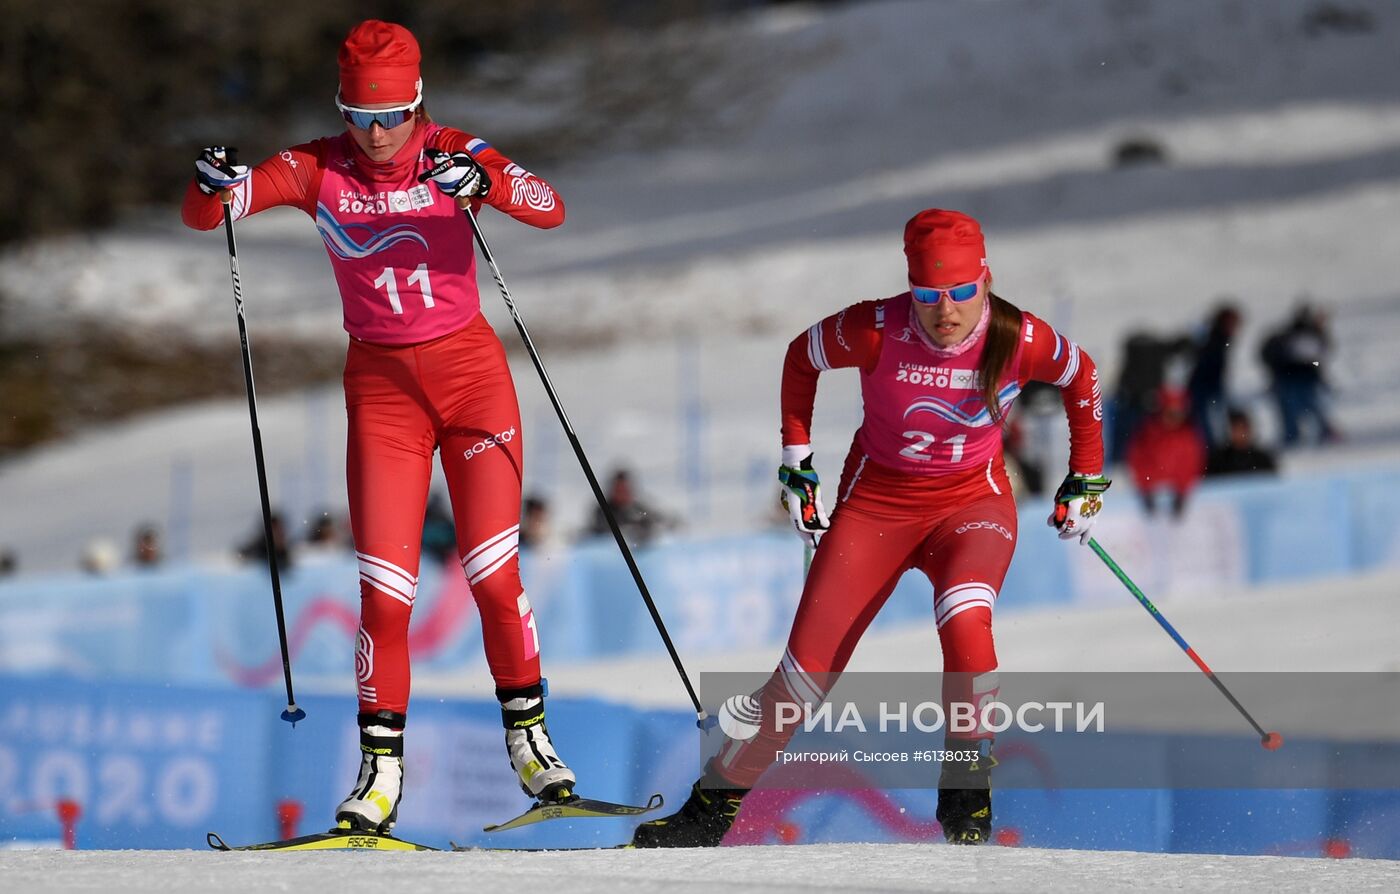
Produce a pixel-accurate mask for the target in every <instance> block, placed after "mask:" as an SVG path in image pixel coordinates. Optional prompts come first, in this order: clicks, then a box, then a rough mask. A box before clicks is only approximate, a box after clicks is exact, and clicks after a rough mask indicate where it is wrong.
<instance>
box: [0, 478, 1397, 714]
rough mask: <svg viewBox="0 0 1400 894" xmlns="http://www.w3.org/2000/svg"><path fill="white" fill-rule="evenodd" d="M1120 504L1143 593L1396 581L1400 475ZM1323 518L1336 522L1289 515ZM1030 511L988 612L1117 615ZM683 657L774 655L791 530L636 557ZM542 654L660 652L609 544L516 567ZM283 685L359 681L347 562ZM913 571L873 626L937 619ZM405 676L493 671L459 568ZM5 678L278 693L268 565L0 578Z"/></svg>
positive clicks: (787, 591)
mask: <svg viewBox="0 0 1400 894" xmlns="http://www.w3.org/2000/svg"><path fill="white" fill-rule="evenodd" d="M1130 494H1131V491H1128V492H1126V493H1124V494H1123V497H1125V499H1118V500H1115V501H1114V502H1113V505H1112V507H1111V509H1110V512H1109V513H1108V514H1106V516H1105V518H1104V524H1103V525H1102V526H1101V531H1100V532H1099V538H1098V539H1099V541H1100V543H1102V544H1103V546H1104V547H1105V549H1107V550H1108V551H1109V552H1110V553H1111V554H1112V555H1113V556H1114V558H1115V559H1116V560H1117V561H1118V562H1119V564H1121V565H1122V566H1123V568H1124V569H1125V570H1127V571H1128V572H1129V573H1130V574H1131V575H1132V577H1133V579H1134V580H1135V581H1136V582H1137V584H1138V585H1139V586H1140V587H1142V589H1143V590H1144V591H1145V592H1147V593H1148V594H1149V595H1150V596H1152V597H1153V598H1159V597H1162V596H1167V595H1175V594H1180V595H1190V594H1195V593H1219V592H1221V591H1222V590H1228V589H1231V588H1232V587H1234V586H1240V587H1245V586H1252V585H1258V584H1263V583H1269V582H1276V581H1283V580H1290V581H1291V580H1302V579H1307V578H1314V577H1324V576H1328V575H1341V574H1353V573H1358V572H1362V571H1367V570H1371V569H1375V568H1379V567H1400V472H1390V471H1381V472H1371V473H1367V474H1364V475H1363V474H1348V475H1332V476H1327V477H1321V478H1305V479H1287V480H1282V479H1265V478H1252V479H1250V478H1246V479H1240V480H1237V481H1230V482H1224V483H1218V484H1211V485H1209V486H1206V487H1202V489H1201V490H1200V492H1199V493H1198V494H1196V495H1195V496H1194V497H1193V499H1192V501H1191V504H1190V507H1189V508H1188V510H1187V516H1186V517H1185V518H1184V519H1181V520H1180V521H1176V520H1172V519H1168V518H1161V517H1146V516H1143V515H1142V514H1141V513H1140V511H1139V510H1138V509H1137V508H1136V506H1135V505H1134V503H1133V501H1132V500H1131V499H1130V498H1128V497H1130ZM1299 505H1326V506H1327V507H1328V512H1327V523H1326V524H1318V523H1317V520H1316V517H1315V515H1313V514H1310V513H1306V512H1298V511H1297V507H1298V506H1299ZM1044 512H1045V508H1044V507H1043V506H1039V505H1035V504H1029V503H1028V504H1027V505H1026V506H1025V507H1024V509H1023V512H1022V514H1021V519H1020V527H1021V535H1020V538H1019V541H1018V543H1017V548H1016V554H1015V558H1014V559H1013V561H1012V563H1011V568H1010V570H1009V572H1008V574H1007V577H1006V581H1005V584H1004V585H1003V587H1002V590H1001V593H1000V595H999V597H998V600H997V609H996V610H997V612H998V614H1004V613H1006V612H1015V611H1020V610H1024V609H1030V608H1039V607H1044V606H1052V605H1074V606H1096V605H1121V604H1123V602H1124V598H1125V597H1124V593H1123V591H1122V586H1121V584H1120V583H1119V582H1118V581H1117V580H1116V579H1115V578H1114V577H1113V575H1112V574H1109V573H1108V572H1107V571H1106V570H1105V569H1104V568H1103V567H1102V565H1101V563H1100V562H1099V561H1098V560H1097V559H1096V558H1095V556H1094V555H1093V554H1092V553H1091V552H1090V551H1089V550H1087V549H1080V548H1076V547H1075V546H1074V545H1067V544H1065V543H1062V542H1060V541H1059V540H1058V539H1057V538H1056V537H1055V536H1054V534H1053V532H1051V531H1050V530H1049V529H1048V528H1047V527H1046V526H1045V523H1044ZM637 559H638V563H639V565H640V567H641V569H642V572H643V574H644V575H645V577H646V579H647V581H648V583H649V587H650V590H651V592H652V595H653V597H654V598H655V600H656V603H657V607H658V608H659V610H660V611H661V614H662V617H663V618H664V619H665V621H666V624H667V627H668V629H669V631H670V633H671V636H672V638H673V639H674V640H675V642H676V645H677V647H678V648H679V649H680V650H681V651H682V652H683V653H684V654H686V655H704V654H715V653H723V652H731V651H736V650H743V649H746V648H755V647H763V646H772V645H776V644H778V643H781V641H782V640H783V638H784V636H785V635H786V633H787V631H788V628H789V626H790V624H791V621H792V616H793V613H794V611H795V608H796V606H797V602H798V599H799V598H800V595H801V591H802V574H803V572H802V548H801V545H800V543H799V542H798V540H797V538H796V537H794V536H792V535H791V533H790V532H788V531H786V530H780V531H767V532H759V533H751V534H745V535H738V536H731V537H722V538H707V539H691V540H674V541H669V542H662V543H658V544H656V545H654V546H651V547H648V548H646V549H642V550H639V551H638V553H637ZM521 564H522V577H523V579H524V582H525V586H526V590H527V592H528V593H529V594H530V599H531V602H532V604H533V605H534V608H535V618H536V622H537V624H538V625H539V631H540V638H541V643H542V647H543V654H544V655H546V656H547V657H548V659H549V660H550V661H552V662H553V661H558V662H564V661H568V662H575V661H587V660H592V659H597V658H607V657H615V656H622V655H642V654H662V653H663V652H664V648H663V646H662V643H661V640H660V637H659V636H658V635H657V632H656V630H655V628H654V627H653V626H652V623H651V620H650V618H649V616H648V614H647V612H646V610H645V607H644V606H643V604H642V601H641V598H640V596H639V595H638V593H637V590H636V586H635V584H634V582H633V581H632V578H631V575H630V574H629V573H628V571H627V568H626V566H625V564H624V563H623V561H622V558H621V556H619V555H618V552H617V549H616V547H615V546H614V545H613V544H612V543H611V542H603V541H591V542H586V543H581V544H578V545H575V546H573V547H569V548H563V549H558V550H552V551H546V552H531V551H529V550H526V551H524V552H522V553H521ZM283 597H284V603H285V605H286V616H287V631H288V645H289V648H290V651H291V655H292V665H293V670H294V672H295V673H296V674H297V675H298V677H299V678H300V679H303V680H306V681H308V682H309V683H310V684H311V686H310V688H315V689H321V690H325V689H327V688H331V689H338V688H340V687H342V686H344V685H347V681H352V680H353V674H354V643H355V633H356V630H357V628H358V625H359V575H358V568H357V566H356V563H355V561H354V558H353V557H352V556H350V555H349V554H346V555H344V556H341V557H325V556H322V557H318V558H317V559H316V560H315V561H303V562H299V563H297V564H295V565H293V567H291V568H290V569H288V571H287V572H286V574H285V575H284V576H283ZM931 604H932V593H931V589H930V586H929V584H928V581H927V580H925V579H924V577H923V576H922V575H921V574H919V573H918V572H911V573H909V574H906V575H905V576H904V577H903V579H901V580H900V582H899V584H898V586H897V587H896V588H895V591H894V593H893V595H892V596H891V597H890V599H889V601H888V602H887V604H886V605H885V607H884V609H883V610H882V611H881V612H880V614H879V615H878V616H877V617H876V619H875V621H874V622H873V624H872V629H874V630H880V629H893V628H896V627H900V626H903V625H905V624H907V622H909V621H911V620H912V621H926V620H928V619H929V618H930V617H931V615H932V607H931ZM409 646H410V649H411V651H412V654H413V661H414V669H415V671H417V672H426V673H434V672H441V673H461V672H464V671H466V672H480V673H485V661H484V657H483V652H482V645H481V629H480V624H479V622H478V617H477V612H476V608H475V604H474V603H473V601H472V597H471V591H470V588H469V587H468V586H467V584H466V582H465V581H464V580H463V578H462V574H461V569H460V568H459V567H458V566H457V563H456V562H454V561H449V562H447V563H446V564H445V565H443V566H438V565H435V564H433V563H431V562H429V563H425V564H424V565H423V566H422V568H421V569H420V583H419V595H418V598H417V601H416V603H415V608H414V613H413V620H412V624H411V626H410V628H409ZM0 673H29V674H67V675H73V676H78V677H84V678H97V677H107V678H111V677H116V678H121V679H128V680H140V681H147V682H169V683H179V684H182V685H223V686H234V687H239V688H251V689H258V688H268V689H276V688H279V687H280V686H281V677H282V666H281V656H280V650H279V647H278V642H277V635H276V625H275V624H274V622H273V611H272V598H271V593H270V588H269V585H268V581H267V574H266V569H264V568H262V567H260V566H255V565H249V566H247V567H244V568H240V569H236V570H221V569H206V568H199V567H193V566H187V567H171V568H167V569H161V570H157V571H154V572H135V571H127V572H122V573H119V574H114V575H111V576H107V577H88V576H79V575H67V576H55V577H39V578H17V579H13V580H9V581H5V582H4V583H0Z"/></svg>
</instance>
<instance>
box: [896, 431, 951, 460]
mask: <svg viewBox="0 0 1400 894" xmlns="http://www.w3.org/2000/svg"><path fill="white" fill-rule="evenodd" d="M904 437H906V438H913V439H914V443H912V444H910V445H908V446H906V447H905V448H904V449H903V450H901V451H899V455H900V456H904V457H908V458H909V459H912V460H914V461H915V462H920V463H926V462H932V461H933V455H932V454H931V453H930V452H929V451H930V449H931V448H933V447H934V446H936V445H937V444H938V438H936V437H934V436H933V435H931V434H929V433H928V432H926V431H907V432H905V433H904ZM966 441H967V435H953V436H952V437H951V438H948V439H947V440H945V441H944V442H943V444H944V446H947V447H951V448H952V449H953V455H952V456H951V457H950V458H949V461H950V462H957V461H959V460H960V459H962V455H963V444H964V443H965V442H966Z"/></svg>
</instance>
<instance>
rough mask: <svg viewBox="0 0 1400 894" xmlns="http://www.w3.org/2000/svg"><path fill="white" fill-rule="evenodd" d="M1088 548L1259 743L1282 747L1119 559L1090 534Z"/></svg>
mask: <svg viewBox="0 0 1400 894" xmlns="http://www.w3.org/2000/svg"><path fill="white" fill-rule="evenodd" d="M1089 548H1090V549H1092V550H1093V551H1094V553H1095V554H1096V555H1097V556H1098V557H1099V558H1100V559H1103V563H1104V564H1105V565H1107V566H1108V570H1109V571H1112V572H1113V575H1114V576H1115V577H1117V578H1118V580H1120V581H1122V583H1123V586H1125V587H1127V588H1128V592H1129V593H1132V594H1133V595H1134V596H1135V597H1137V601H1138V602H1140V603H1142V607H1143V608H1145V609H1147V613H1148V614H1149V615H1151V616H1152V617H1153V619H1154V620H1156V622H1157V623H1158V624H1160V625H1162V629H1163V630H1165V631H1166V632H1167V635H1168V636H1170V637H1171V638H1172V639H1174V640H1176V644H1177V645H1178V646H1181V650H1182V651H1183V652H1185V653H1186V657H1187V658H1190V659H1191V660H1192V661H1193V662H1194V663H1195V665H1196V667H1198V668H1200V669H1201V673H1203V674H1205V675H1206V676H1207V677H1208V678H1209V679H1210V681H1211V682H1212V683H1214V684H1215V688H1216V689H1219V690H1220V694H1221V695H1223V696H1225V698H1227V699H1229V700H1230V704H1232V705H1234V706H1235V710H1236V711H1239V712H1240V714H1241V715H1242V716H1243V717H1244V719H1245V720H1248V721H1249V725H1250V726H1252V727H1254V731H1255V732H1256V733H1258V734H1259V744H1260V745H1262V746H1263V747H1264V748H1266V749H1268V750H1269V751H1277V750H1278V749H1280V748H1282V747H1283V736H1281V735H1279V734H1278V733H1272V732H1265V731H1264V728H1263V727H1262V726H1260V725H1259V722H1258V721H1257V720H1255V719H1254V717H1252V716H1251V715H1250V713H1249V712H1248V711H1246V710H1245V709H1244V705H1242V704H1240V702H1239V699H1237V698H1235V695H1234V693H1232V692H1231V691H1230V690H1229V689H1226V688H1225V684H1224V683H1222V682H1220V678H1219V677H1217V676H1216V675H1215V671H1213V670H1211V669H1210V667H1209V666H1208V665H1207V664H1206V663H1205V661H1204V660H1202V658H1201V656H1199V655H1197V654H1196V650H1195V649H1193V648H1191V647H1190V646H1189V645H1187V643H1186V640H1184V639H1182V638H1181V634H1179V633H1177V632H1176V628H1175V627H1173V626H1172V625H1171V623H1170V622H1168V621H1167V619H1166V618H1165V617H1163V616H1162V613H1161V612H1159V611H1158V610H1157V606H1155V605H1153V604H1152V600H1150V599H1148V598H1147V596H1146V595H1144V594H1143V592H1142V591H1141V590H1139V589H1138V585H1137V584H1135V583H1133V581H1132V578H1130V577H1128V575H1127V574H1126V573H1125V572H1124V571H1123V569H1122V568H1119V567H1118V563H1117V562H1115V561H1113V557H1112V556H1110V555H1109V554H1108V551H1107V550H1105V549H1104V548H1103V547H1102V546H1099V542H1098V541H1097V540H1095V539H1094V538H1092V537H1090V538H1089Z"/></svg>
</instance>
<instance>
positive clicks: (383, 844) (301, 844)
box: [206, 829, 441, 851]
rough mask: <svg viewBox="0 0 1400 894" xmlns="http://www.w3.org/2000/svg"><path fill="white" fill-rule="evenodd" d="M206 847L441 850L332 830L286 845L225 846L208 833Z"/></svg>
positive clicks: (391, 837)
mask: <svg viewBox="0 0 1400 894" xmlns="http://www.w3.org/2000/svg"><path fill="white" fill-rule="evenodd" d="M206 840H207V841H208V842H209V846H210V847H212V848H213V849H214V850H216V851H344V850H372V851H436V850H441V848H436V847H429V846H428V845H426V844H418V843H417V842H414V841H405V840H404V839H402V838H395V837H393V836H392V835H373V834H369V833H366V832H351V831H349V830H346V829H331V830H330V831H329V832H317V833H316V834H314V835H303V836H301V837H300V838H289V839H287V840H286V841H264V842H261V843H258V844H242V845H238V846H234V845H231V844H228V843H226V842H225V841H224V840H223V838H221V837H219V833H217V832H210V833H209V834H208V836H206Z"/></svg>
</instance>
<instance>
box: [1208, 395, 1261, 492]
mask: <svg viewBox="0 0 1400 894" xmlns="http://www.w3.org/2000/svg"><path fill="white" fill-rule="evenodd" d="M1229 422H1230V436H1229V438H1228V440H1226V442H1225V443H1224V444H1221V445H1219V446H1218V447H1212V448H1211V449H1210V455H1209V457H1208V458H1207V459H1206V474H1207V475H1212V476H1213V475H1245V474H1251V473H1260V472H1262V473H1265V474H1273V473H1274V472H1277V471H1278V461H1277V460H1275V459H1274V455H1273V453H1271V452H1269V451H1268V450H1265V449H1264V448H1263V447H1260V446H1259V445H1258V444H1257V443H1255V441H1254V425H1253V424H1252V423H1251V422H1250V421H1249V414H1248V413H1246V412H1245V411H1244V410H1240V409H1232V410H1230V413H1229Z"/></svg>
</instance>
